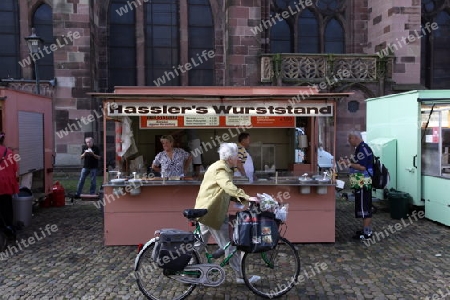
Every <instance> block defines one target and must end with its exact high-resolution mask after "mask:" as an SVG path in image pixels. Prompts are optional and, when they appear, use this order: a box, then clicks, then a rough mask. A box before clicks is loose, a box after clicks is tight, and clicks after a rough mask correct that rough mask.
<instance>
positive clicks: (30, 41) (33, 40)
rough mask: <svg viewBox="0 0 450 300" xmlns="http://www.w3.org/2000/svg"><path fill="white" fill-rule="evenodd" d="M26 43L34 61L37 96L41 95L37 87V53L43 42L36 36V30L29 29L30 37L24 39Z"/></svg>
mask: <svg viewBox="0 0 450 300" xmlns="http://www.w3.org/2000/svg"><path fill="white" fill-rule="evenodd" d="M25 40H26V41H27V45H28V49H29V50H30V56H31V59H32V60H33V61H34V73H35V76H36V92H37V94H40V93H41V89H40V86H39V72H38V60H39V58H40V57H39V51H41V46H42V44H43V42H44V41H43V40H42V39H41V38H40V37H39V36H37V35H36V29H35V28H31V35H30V36H27V37H26V38H25Z"/></svg>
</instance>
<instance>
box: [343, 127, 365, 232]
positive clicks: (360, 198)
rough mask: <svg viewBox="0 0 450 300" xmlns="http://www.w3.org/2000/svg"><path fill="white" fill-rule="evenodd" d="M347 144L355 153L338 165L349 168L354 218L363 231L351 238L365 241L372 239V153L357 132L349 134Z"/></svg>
mask: <svg viewBox="0 0 450 300" xmlns="http://www.w3.org/2000/svg"><path fill="white" fill-rule="evenodd" d="M348 142H349V144H350V145H351V146H352V147H355V153H354V155H353V156H351V158H350V159H342V158H341V161H340V163H344V164H345V165H346V166H347V167H349V171H350V187H351V188H352V189H354V191H355V217H356V218H362V220H363V230H357V231H356V234H355V235H354V236H353V238H354V239H359V240H366V239H370V238H372V179H371V176H372V175H373V153H372V150H371V149H370V147H369V145H367V144H366V143H365V142H364V141H363V139H362V136H361V132H359V131H352V132H350V133H349V134H348Z"/></svg>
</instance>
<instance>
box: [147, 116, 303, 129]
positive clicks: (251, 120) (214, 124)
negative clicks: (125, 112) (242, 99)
mask: <svg viewBox="0 0 450 300" xmlns="http://www.w3.org/2000/svg"><path fill="white" fill-rule="evenodd" d="M139 120H140V121H139V128H140V129H154V128H227V127H243V126H245V127H247V128H249V127H255V128H294V127H295V117H277V116H211V115H209V116H183V117H180V116H178V117H177V116H148V117H142V116H141V117H140V118H139Z"/></svg>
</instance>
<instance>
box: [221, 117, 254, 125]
mask: <svg viewBox="0 0 450 300" xmlns="http://www.w3.org/2000/svg"><path fill="white" fill-rule="evenodd" d="M251 124H252V119H251V117H250V116H225V126H230V127H234V126H249V125H251Z"/></svg>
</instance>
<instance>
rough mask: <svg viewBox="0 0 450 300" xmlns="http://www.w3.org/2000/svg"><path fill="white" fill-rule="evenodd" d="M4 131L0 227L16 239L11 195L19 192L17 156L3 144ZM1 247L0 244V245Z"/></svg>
mask: <svg viewBox="0 0 450 300" xmlns="http://www.w3.org/2000/svg"><path fill="white" fill-rule="evenodd" d="M4 141H5V133H4V132H0V217H1V219H2V220H0V228H1V227H3V226H4V232H5V234H6V236H7V237H8V239H10V240H16V231H15V229H14V226H13V213H14V211H13V204H12V198H13V195H15V194H17V193H19V183H18V181H17V171H18V166H17V161H16V158H17V156H16V155H14V154H13V152H12V151H11V149H9V148H8V147H6V146H5V145H4ZM0 247H1V245H0Z"/></svg>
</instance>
